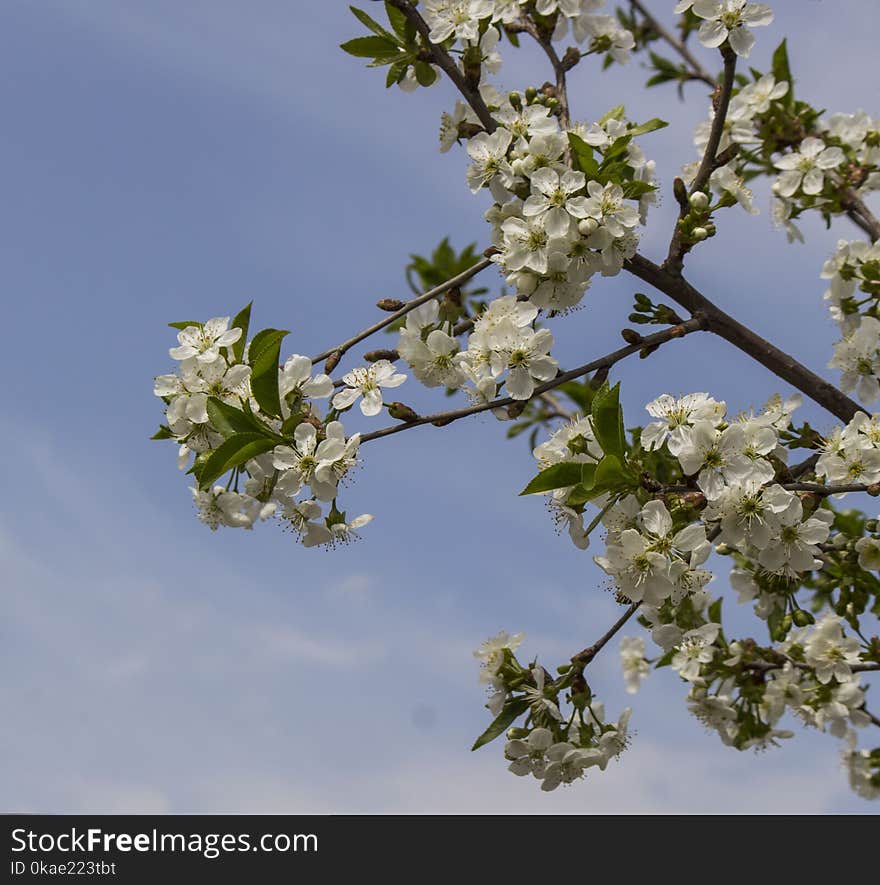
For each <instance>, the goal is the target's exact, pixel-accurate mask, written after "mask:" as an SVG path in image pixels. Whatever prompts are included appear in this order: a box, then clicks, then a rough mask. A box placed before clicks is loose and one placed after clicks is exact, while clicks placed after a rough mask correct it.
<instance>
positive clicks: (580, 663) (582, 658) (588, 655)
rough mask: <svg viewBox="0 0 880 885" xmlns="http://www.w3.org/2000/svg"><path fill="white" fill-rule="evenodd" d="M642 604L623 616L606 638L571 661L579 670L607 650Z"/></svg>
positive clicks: (599, 640)
mask: <svg viewBox="0 0 880 885" xmlns="http://www.w3.org/2000/svg"><path fill="white" fill-rule="evenodd" d="M641 604H642V603H641V602H634V603H633V604H632V605H631V606H630V607H629V608H628V609H627V610H626V611H625V612H624V613H623V615H621V617H620V618H618V620H617V621H616V622H615V623H614V624H613V626H611V627H610V628H609V629H608V631H607V632H606V633H605V634H604V636H602V637H601V638H600V639H598V640H597V641H596V642H594V643H593V644H592V645H591V646H589V647H588V648H585V649H584V650H583V651H579V652H578V653H577V654H576V655H575V656H574V657H573V658H572V659H571V662H572V664H574V665H575V666H576V667H577V668H578V669H580V670H583V669H584V667H586V666H587V665H588V664H589V663H590V661H592V660H593V658H595V657H596V655H597V654H599V652H600V651H602V649H603V648H605V646H606V645H608V643H609V642H610V641H611V639H612V637H613V636H614V635H615V634H616V633H618V632H619V631H620V629H621V628H622V627H623V625H624V624H625V623H626V622H627V621H628V620H629V619H630V618H631V617H632V616H633V615H634V614H635V613H636V612H637V611H638V608H639V606H640V605H641Z"/></svg>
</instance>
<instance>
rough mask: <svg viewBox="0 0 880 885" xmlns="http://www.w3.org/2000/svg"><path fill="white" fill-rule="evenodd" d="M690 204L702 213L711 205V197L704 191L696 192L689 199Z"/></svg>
mask: <svg viewBox="0 0 880 885" xmlns="http://www.w3.org/2000/svg"><path fill="white" fill-rule="evenodd" d="M688 202H689V203H690V204H691V206H692V207H693V208H694V209H696V210H697V211H698V212H702V211H703V210H704V209H705V208H706V207H707V206H708V205H709V195H708V194H706V193H704V192H703V191H694V192H693V193H692V194H691V195H690V196H689V197H688Z"/></svg>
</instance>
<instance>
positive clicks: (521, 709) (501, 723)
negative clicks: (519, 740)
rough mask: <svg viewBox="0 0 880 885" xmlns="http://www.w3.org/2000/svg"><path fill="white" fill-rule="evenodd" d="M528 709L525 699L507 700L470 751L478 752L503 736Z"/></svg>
mask: <svg viewBox="0 0 880 885" xmlns="http://www.w3.org/2000/svg"><path fill="white" fill-rule="evenodd" d="M528 708H529V702H528V700H527V699H526V698H513V699H512V700H509V701H508V702H507V703H506V704H505V705H504V706H503V707H502V708H501V712H500V713H499V714H498V715H497V716H496V717H495V719H494V720H493V721H492V724H491V725H490V726H489V727H488V728H487V729H486V730H485V731H484V732H483V733H482V734H481V735H480V736H479V737H478V738H477V740H476V741H475V742H474V745H473V746H472V747H471V751H473V750H479V749H480V747H482V746H485V745H486V744H488V743H489V742H490V741H494V740H495V738H497V737H499V736H500V735H502V734H504V732H505V731H507V729H508V728H509V727H510V726H511V725H512V724H513V723H514V722H515V721H516V720H517V718H518V717H519V716H522V714H523V713H525V711H526V710H528Z"/></svg>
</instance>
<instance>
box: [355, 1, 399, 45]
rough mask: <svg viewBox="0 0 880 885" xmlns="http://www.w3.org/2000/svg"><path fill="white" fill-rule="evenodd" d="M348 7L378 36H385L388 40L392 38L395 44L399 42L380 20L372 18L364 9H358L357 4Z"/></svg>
mask: <svg viewBox="0 0 880 885" xmlns="http://www.w3.org/2000/svg"><path fill="white" fill-rule="evenodd" d="M348 8H349V9H350V10H351V12H352V15H354V17H355V18H356V19H357V20H358V21H359V22H360V23H361V24H362V25H364V26H365V27H367V28H368V29H369V30H371V31H372V32H373V33H374V34H375V35H376V36H377V37H384V38H385V39H386V40H390V41H391V42H392V43H394V44H397V43H398V41H397V38H396V37H395V36H394V34H391V33H389V32H388V31H386V30H385V28H383V27H382V25H380V24H379V22H377V21H374V20H373V19H371V18H370V17H369V16H368V15H367V14H366V12H364V11H363V10H362V9H358V8H357V7H356V6H349V7H348Z"/></svg>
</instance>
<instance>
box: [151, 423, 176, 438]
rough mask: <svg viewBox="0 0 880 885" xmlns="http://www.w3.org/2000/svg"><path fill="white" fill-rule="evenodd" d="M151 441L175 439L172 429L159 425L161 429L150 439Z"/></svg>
mask: <svg viewBox="0 0 880 885" xmlns="http://www.w3.org/2000/svg"><path fill="white" fill-rule="evenodd" d="M150 439H174V434H173V433H172V432H171V428H170V427H166V426H165V425H164V424H160V425H159V429H158V430H157V431H156V432H155V433H154V434H153V435H152V436H151V437H150Z"/></svg>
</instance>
